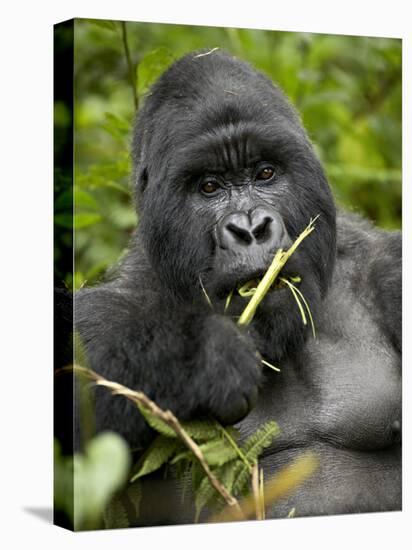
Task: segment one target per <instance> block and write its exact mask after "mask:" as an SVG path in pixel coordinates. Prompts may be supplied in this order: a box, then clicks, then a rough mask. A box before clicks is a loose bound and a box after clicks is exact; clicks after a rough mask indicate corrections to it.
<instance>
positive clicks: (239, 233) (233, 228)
mask: <svg viewBox="0 0 412 550" xmlns="http://www.w3.org/2000/svg"><path fill="white" fill-rule="evenodd" d="M226 231H229V232H230V233H232V234H233V235H234V236H235V237H236V240H237V241H239V242H241V243H246V244H250V243H251V242H252V241H253V237H252V235H251V234H250V231H248V230H247V229H245V228H243V227H239V226H238V225H235V224H234V223H228V224H227V226H226Z"/></svg>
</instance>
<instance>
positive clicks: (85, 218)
mask: <svg viewBox="0 0 412 550" xmlns="http://www.w3.org/2000/svg"><path fill="white" fill-rule="evenodd" d="M55 219H56V218H55ZM102 219H103V218H102V216H101V215H100V214H91V213H90V214H89V213H82V212H77V213H76V214H75V215H74V219H73V222H74V228H75V229H82V228H84V227H89V226H91V225H96V223H99V222H100V221H102Z"/></svg>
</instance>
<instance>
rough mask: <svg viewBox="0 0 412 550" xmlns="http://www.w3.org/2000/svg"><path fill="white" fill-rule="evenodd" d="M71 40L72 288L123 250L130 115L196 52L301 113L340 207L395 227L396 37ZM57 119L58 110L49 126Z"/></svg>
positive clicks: (197, 35) (205, 30) (161, 30)
mask: <svg viewBox="0 0 412 550" xmlns="http://www.w3.org/2000/svg"><path fill="white" fill-rule="evenodd" d="M74 37H75V38H74V42H75V58H74V62H75V103H74V125H75V133H74V136H75V157H74V158H75V195H74V200H75V229H76V232H75V258H76V263H75V266H76V273H75V277H74V279H75V280H74V281H73V280H72V276H71V274H66V275H64V277H65V279H66V281H65V282H66V284H67V285H68V286H69V287H75V288H78V287H79V286H81V285H82V284H84V282H85V281H87V284H90V283H93V282H95V281H97V280H98V279H99V278H100V277H101V276H102V275H103V273H104V272H105V271H106V269H107V268H108V267H109V266H111V265H113V264H114V263H115V262H116V261H117V260H118V259H119V257H120V256H121V255H122V253H124V251H125V248H126V247H127V243H128V239H129V236H130V234H131V232H132V231H133V229H134V227H135V226H136V223H137V220H136V216H135V214H134V212H133V209H132V206H131V200H130V199H131V193H130V185H129V184H130V181H129V178H130V157H129V146H130V130H131V125H132V121H133V118H134V115H135V111H136V108H137V109H138V107H139V106H140V105H141V104H142V102H143V101H144V95H145V93H146V92H147V90H148V88H149V86H150V85H151V84H152V83H153V81H154V80H155V79H156V78H157V77H158V76H159V75H160V74H161V72H162V71H163V70H164V69H165V68H166V67H167V66H168V64H169V63H171V62H172V61H173V60H174V59H177V58H179V57H180V56H181V55H183V54H184V53H186V52H189V51H191V50H195V49H198V48H215V47H219V48H222V49H225V50H228V51H229V52H231V53H233V54H235V55H236V56H238V57H240V58H242V59H245V60H247V61H249V62H251V63H252V64H253V65H254V66H255V67H256V68H258V69H260V70H262V71H263V72H265V73H266V74H267V75H268V76H269V77H270V78H272V79H273V80H274V81H275V82H276V83H277V84H278V85H279V86H280V87H281V88H282V89H283V90H284V91H285V93H286V94H287V95H288V96H289V98H290V99H291V100H292V102H293V103H294V105H295V106H296V107H297V109H298V110H299V112H300V113H301V116H302V119H303V123H304V125H305V127H306V129H307V131H308V133H309V135H310V137H311V139H312V141H313V142H314V144H315V147H316V150H317V153H318V155H319V157H320V159H321V161H322V162H323V165H324V167H325V169H326V172H327V175H328V177H329V181H330V183H331V185H332V188H333V191H334V194H335V197H336V200H337V202H338V203H339V204H342V205H345V206H346V207H348V208H350V209H352V210H356V211H358V212H360V213H363V214H364V215H366V216H367V217H368V218H370V219H371V220H373V221H374V222H375V223H376V224H377V225H379V226H381V227H384V228H388V229H394V228H399V227H400V225H401V143H402V140H401V88H402V82H401V64H402V59H401V52H402V43H401V40H398V39H386V38H368V37H351V36H332V35H320V34H307V33H292V32H277V31H261V30H245V29H232V28H213V27H199V26H183V25H166V24H157V23H133V22H128V23H122V22H114V21H98V20H76V21H75V32H74ZM65 116H66V115H65V106H64V105H63V104H62V105H56V124H57V126H58V125H59V124H63V125H64V124H65ZM66 118H67V117H66ZM58 219H59V218H58ZM58 223H64V221H63V222H62V218H60V222H58Z"/></svg>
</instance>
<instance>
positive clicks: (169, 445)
mask: <svg viewBox="0 0 412 550" xmlns="http://www.w3.org/2000/svg"><path fill="white" fill-rule="evenodd" d="M180 447H182V444H181V443H180V441H178V440H177V439H171V438H170V437H166V436H164V435H159V436H158V437H156V439H155V440H154V441H153V443H152V444H151V445H150V447H149V448H148V449H147V451H146V452H145V453H144V455H143V456H142V458H141V459H140V460H139V462H138V464H137V471H136V472H135V473H134V474H133V476H132V478H131V479H130V481H131V482H133V481H135V480H136V479H138V478H139V477H142V476H145V475H147V474H150V473H152V472H154V471H155V470H158V469H159V468H160V467H161V466H163V464H165V463H166V462H167V461H168V460H169V459H170V458H171V456H172V455H173V454H174V453H175V452H176V451H177V449H179V448H180Z"/></svg>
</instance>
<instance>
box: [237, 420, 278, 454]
mask: <svg viewBox="0 0 412 550" xmlns="http://www.w3.org/2000/svg"><path fill="white" fill-rule="evenodd" d="M279 432H280V430H279V426H278V425H277V424H276V422H273V420H270V421H269V422H266V424H264V425H263V426H262V427H261V428H259V429H258V430H256V431H255V432H254V433H253V434H252V435H251V436H250V437H248V438H247V439H246V441H245V442H244V444H243V445H242V450H243V452H244V454H245V456H246V458H247V459H248V461H249V463H251V464H253V463H254V462H255V460H256V459H257V458H258V457H259V455H260V453H261V452H262V451H263V449H266V448H267V447H269V445H270V444H271V443H272V441H273V440H274V439H275V437H276V436H277V435H279Z"/></svg>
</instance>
